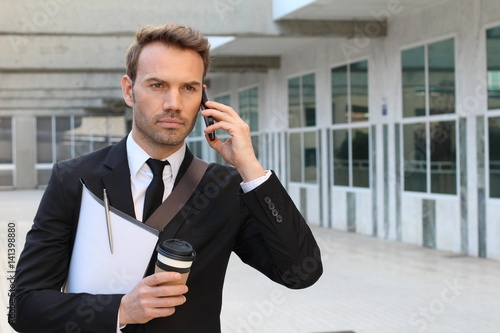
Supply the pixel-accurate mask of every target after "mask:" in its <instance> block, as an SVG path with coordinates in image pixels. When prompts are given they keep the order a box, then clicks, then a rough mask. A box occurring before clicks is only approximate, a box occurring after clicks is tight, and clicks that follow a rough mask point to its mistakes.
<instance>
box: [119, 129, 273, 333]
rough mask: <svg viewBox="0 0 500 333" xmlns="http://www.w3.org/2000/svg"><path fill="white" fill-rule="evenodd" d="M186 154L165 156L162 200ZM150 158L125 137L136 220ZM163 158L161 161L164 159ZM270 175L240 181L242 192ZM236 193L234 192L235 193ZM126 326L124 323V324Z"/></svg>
mask: <svg viewBox="0 0 500 333" xmlns="http://www.w3.org/2000/svg"><path fill="white" fill-rule="evenodd" d="M185 154H186V144H185V143H184V145H182V147H181V148H180V149H179V150H178V151H176V152H175V153H173V154H172V155H170V156H169V157H167V158H166V159H164V160H167V161H168V163H170V165H166V166H165V168H164V169H163V183H164V184H165V190H164V192H163V200H162V202H163V201H165V199H166V198H167V197H168V196H169V195H170V193H172V188H173V187H174V182H175V178H176V177H177V174H178V173H179V169H180V167H181V164H182V161H183V160H184V155H185ZM149 158H152V157H151V156H149V155H148V153H146V152H145V151H144V149H142V148H141V147H140V146H139V145H138V144H137V142H135V140H134V139H133V138H132V133H130V134H129V135H128V137H127V159H128V166H129V168H130V185H131V189H132V199H133V201H134V210H135V217H136V219H137V220H139V221H142V213H143V210H144V198H145V196H146V190H147V188H148V186H149V184H150V183H151V180H152V179H153V172H152V171H151V169H150V168H149V166H148V165H147V164H146V161H147V160H148V159H149ZM164 160H163V161H164ZM270 176H271V171H266V175H265V176H262V177H259V178H257V179H254V180H251V181H249V182H241V183H240V186H241V189H242V190H243V192H245V193H247V192H250V191H252V190H253V189H255V188H257V187H258V186H259V185H261V184H262V183H264V182H265V181H266V180H267V179H269V177H270ZM235 195H236V193H235ZM119 325H120V317H119V316H118V323H117V326H119ZM125 326H126V325H125ZM125 326H121V327H117V330H116V331H117V332H118V333H120V332H121V329H122V328H124V327H125Z"/></svg>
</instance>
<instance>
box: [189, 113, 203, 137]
mask: <svg viewBox="0 0 500 333" xmlns="http://www.w3.org/2000/svg"><path fill="white" fill-rule="evenodd" d="M204 128H205V120H203V117H202V116H201V115H199V116H198V117H197V118H196V124H194V127H193V130H192V131H191V133H189V137H191V138H193V137H199V136H203V135H204V133H203V129H204Z"/></svg>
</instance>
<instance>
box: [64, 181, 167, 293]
mask: <svg viewBox="0 0 500 333" xmlns="http://www.w3.org/2000/svg"><path fill="white" fill-rule="evenodd" d="M82 183H83V182H82ZM110 221H111V229H112V233H111V235H112V238H113V253H111V250H110V245H109V240H108V229H107V223H106V213H105V208H104V202H103V201H102V200H101V199H99V198H98V197H96V196H95V195H94V194H93V193H91V192H90V191H89V189H88V188H87V187H86V186H85V184H83V191H82V202H81V207H80V217H79V220H78V229H77V232H76V239H75V244H74V247H73V254H72V256H71V261H70V266H69V272H68V278H67V281H66V285H65V289H64V291H65V292H68V293H82V292H85V293H91V294H126V293H128V292H129V291H131V290H132V289H133V287H134V286H135V285H136V284H137V283H138V282H139V281H140V280H141V279H142V278H143V277H144V274H145V273H146V269H147V266H148V264H149V260H150V259H151V255H152V253H153V251H154V250H155V246H156V243H157V241H158V237H159V231H158V230H156V229H154V228H152V227H150V226H147V225H145V224H144V223H142V222H140V221H138V220H136V219H134V218H132V217H130V216H128V215H126V214H125V213H123V212H121V211H119V210H117V209H115V208H113V207H110Z"/></svg>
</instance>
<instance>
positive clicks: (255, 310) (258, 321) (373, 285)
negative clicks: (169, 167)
mask: <svg viewBox="0 0 500 333" xmlns="http://www.w3.org/2000/svg"><path fill="white" fill-rule="evenodd" d="M41 193H42V192H41V191H13V192H12V191H8V192H7V191H4V192H1V191H0V254H1V258H0V262H1V265H2V269H1V273H2V275H1V286H2V288H1V290H2V293H1V301H2V304H1V305H2V308H3V309H4V310H3V311H4V315H2V317H1V320H0V332H5V333H8V332H12V330H11V329H10V326H8V325H7V323H6V315H5V314H6V311H7V310H6V308H7V292H8V289H9V287H8V280H7V279H8V276H9V274H8V271H9V268H8V258H7V248H8V243H9V240H8V238H7V234H8V225H9V223H10V224H11V226H12V225H13V224H15V230H16V246H17V248H16V249H17V251H18V253H17V255H19V252H20V250H21V249H22V246H23V244H24V235H25V233H26V232H27V230H28V229H29V227H30V224H31V220H32V218H33V215H34V212H35V210H36V208H37V204H38V201H39V200H40V196H41ZM313 232H314V233H315V235H316V237H317V239H318V243H319V244H320V247H321V249H322V256H323V262H324V266H325V267H324V268H325V269H324V270H325V272H324V275H323V276H322V278H321V279H320V281H318V283H317V284H315V285H314V286H312V287H310V288H308V289H305V290H288V289H286V288H284V287H281V286H279V285H277V284H275V283H273V282H271V281H268V280H267V278H265V277H263V276H262V275H260V273H258V272H256V271H254V270H253V269H252V268H250V267H248V266H246V265H244V264H242V263H241V262H240V260H239V259H238V258H237V257H234V258H232V260H231V264H230V266H229V269H228V274H227V279H226V286H225V290H224V299H225V300H224V308H223V311H222V326H223V332H224V333H251V332H254V333H266V332H269V333H271V332H273V333H279V332H283V333H292V332H297V333H312V332H318V333H319V332H321V333H323V332H325V333H326V332H351V331H352V332H355V333H413V332H429V333H431V332H436V333H448V332H457V333H470V332H474V333H475V332H481V333H494V332H495V333H496V332H500V315H499V314H498V313H499V309H500V262H498V261H493V260H486V259H478V258H471V257H462V256H458V255H454V254H451V253H448V252H442V251H435V250H430V249H426V248H422V247H417V246H413V245H407V244H401V243H395V242H387V241H384V240H380V239H376V238H372V237H366V236H361V235H356V234H351V233H345V232H339V231H334V230H331V229H323V228H317V227H314V228H313Z"/></svg>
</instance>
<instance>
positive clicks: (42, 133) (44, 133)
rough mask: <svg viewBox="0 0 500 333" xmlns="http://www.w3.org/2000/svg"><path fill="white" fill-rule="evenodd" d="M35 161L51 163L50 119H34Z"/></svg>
mask: <svg viewBox="0 0 500 333" xmlns="http://www.w3.org/2000/svg"><path fill="white" fill-rule="evenodd" d="M36 161H37V163H52V162H53V159H52V118H51V117H37V118H36Z"/></svg>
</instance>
